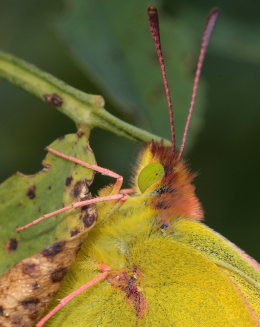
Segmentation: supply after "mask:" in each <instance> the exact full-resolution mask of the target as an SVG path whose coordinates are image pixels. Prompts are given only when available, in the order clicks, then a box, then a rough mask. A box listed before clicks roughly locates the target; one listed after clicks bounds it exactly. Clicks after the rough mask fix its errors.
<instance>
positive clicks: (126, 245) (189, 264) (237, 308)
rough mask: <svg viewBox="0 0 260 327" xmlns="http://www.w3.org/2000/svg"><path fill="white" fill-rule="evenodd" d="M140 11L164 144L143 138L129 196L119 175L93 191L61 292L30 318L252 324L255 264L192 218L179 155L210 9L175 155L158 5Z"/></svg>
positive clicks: (196, 326)
mask: <svg viewBox="0 0 260 327" xmlns="http://www.w3.org/2000/svg"><path fill="white" fill-rule="evenodd" d="M148 12H149V20H150V26H151V32H152V35H153V37H154V40H155V44H156V48H157V52H158V56H159V60H160V63H161V67H162V73H163V78H164V84H165V88H166V93H167V98H168V104H169V108H170V114H171V126H172V141H173V142H172V143H173V146H172V147H165V146H164V145H163V144H158V143H154V142H152V143H150V144H148V145H147V146H146V147H145V148H144V150H143V151H142V153H141V154H140V155H139V158H138V164H137V167H136V170H135V177H134V181H133V191H132V194H130V195H127V194H126V192H124V193H122V192H121V193H120V192H119V193H118V192H115V191H118V185H119V186H121V180H120V179H119V178H118V176H115V177H117V178H118V182H117V183H116V187H114V186H113V185H112V186H111V185H110V186H108V187H106V188H104V189H102V190H101V191H100V194H99V195H100V197H101V199H107V200H109V202H98V203H97V207H98V213H99V219H98V222H97V225H96V227H95V228H94V229H93V230H91V232H90V234H89V237H88V239H87V240H86V241H85V243H84V245H83V247H82V250H81V252H80V253H79V255H78V257H77V260H76V262H75V264H74V265H73V266H72V268H71V270H70V272H69V274H68V276H67V277H66V280H65V282H64V284H63V286H62V289H61V291H60V294H59V295H58V298H61V297H64V296H67V297H66V298H64V299H63V300H62V301H61V303H60V304H59V305H58V306H57V307H55V308H54V309H53V310H52V311H51V312H50V313H49V314H48V315H47V316H46V317H45V318H44V319H43V320H42V321H41V322H39V323H38V324H37V326H43V325H44V324H45V323H46V321H47V320H48V321H47V323H46V326H49V327H57V326H62V327H83V326H84V327H111V326H127V327H132V326H133V327H134V326H135V327H136V326H139V327H141V326H152V327H166V326H174V327H191V326H192V327H202V326H203V327H204V326H205V327H212V326H214V327H218V326H219V327H231V326H234V327H235V326H241V327H249V326H252V327H253V326H260V268H259V265H258V264H257V263H256V262H255V261H254V260H253V259H252V258H250V257H249V256H247V255H246V254H245V253H243V251H241V250H240V249H239V248H238V247H236V246H235V245H234V244H232V243H231V242H229V241H228V240H226V239H225V238H224V237H222V236H221V235H219V234H218V233H216V232H214V231H213V230H211V229H210V228H209V227H207V226H205V225H204V224H203V223H201V222H200V220H202V219H203V210H202V208H201V204H200V201H199V199H198V198H197V196H196V194H195V187H194V185H193V179H194V177H195V176H194V174H192V173H191V172H190V171H189V169H188V167H187V165H186V164H185V162H184V160H183V158H182V155H183V151H184V147H185V143H186V138H187V132H188V128H189V123H190V118H191V115H192V112H193V108H194V104H195V98H196V94H197V87H198V82H199V77H200V74H201V68H202V64H203V61H204V57H205V53H206V50H207V47H208V43H209V39H210V36H211V34H212V31H213V29H214V25H215V22H216V19H217V16H218V10H216V9H214V10H213V11H212V12H211V13H210V16H209V19H208V21H207V25H206V28H205V31H204V35H203V41H202V48H201V53H200V57H199V61H198V68H197V72H196V76H195V82H194V91H193V95H192V101H191V108H190V112H189V116H188V119H187V124H186V128H185V132H184V137H183V142H182V145H181V148H180V151H179V152H178V153H177V151H176V145H175V143H176V142H175V133H174V124H173V111H172V105H171V98H170V91H169V88H168V83H167V78H166V72H165V67H164V60H163V55H162V49H161V44H160V35H159V22H158V15H157V10H156V8H154V7H150V8H149V10H148ZM56 154H58V153H56ZM58 155H59V154H58ZM65 157H66V156H65ZM110 176H111V175H110ZM115 193H118V197H116V195H115ZM118 199H121V200H119V201H118ZM86 281H89V282H88V283H87V284H85V283H86ZM82 285H83V286H82ZM83 289H87V291H86V292H83ZM71 292H73V293H71ZM70 293H71V295H68V294H70ZM78 294H79V295H78ZM76 295H78V296H77V297H76ZM65 304H66V305H65ZM60 308H62V309H61V310H59V309H60ZM57 311H59V312H57ZM54 313H56V314H55V315H54ZM50 318H51V319H50Z"/></svg>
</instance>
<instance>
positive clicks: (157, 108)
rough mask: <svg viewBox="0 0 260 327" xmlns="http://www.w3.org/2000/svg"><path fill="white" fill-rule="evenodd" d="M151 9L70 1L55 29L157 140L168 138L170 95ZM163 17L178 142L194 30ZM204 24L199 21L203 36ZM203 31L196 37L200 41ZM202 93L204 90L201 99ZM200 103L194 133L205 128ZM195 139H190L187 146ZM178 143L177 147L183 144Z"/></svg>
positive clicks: (137, 4)
mask: <svg viewBox="0 0 260 327" xmlns="http://www.w3.org/2000/svg"><path fill="white" fill-rule="evenodd" d="M147 6H148V3H146V2H142V1H138V0H133V1H131V2H128V3H127V8H126V7H125V2H123V1H119V0H111V1H109V2H107V1H99V2H96V1H94V0H92V1H87V2H86V1H84V0H79V1H71V2H70V6H69V7H68V10H67V12H66V13H65V14H64V15H63V16H62V17H61V19H60V20H59V22H58V24H57V26H58V30H59V31H60V34H61V35H62V38H63V39H64V40H65V41H66V43H67V46H68V47H69V48H70V50H71V51H72V53H73V54H74V56H75V58H76V59H77V60H78V61H79V63H80V64H81V66H82V68H83V69H84V70H85V71H86V72H87V73H88V74H89V75H90V78H91V77H92V79H93V80H94V81H96V82H98V83H99V84H100V85H101V86H102V87H103V88H104V89H105V90H106V92H107V93H108V95H109V96H111V97H112V99H113V100H114V101H116V102H117V103H118V104H119V105H120V106H121V108H122V109H127V110H128V112H131V113H132V114H133V115H135V117H136V120H137V121H138V122H139V123H140V121H144V122H145V123H146V125H148V126H149V128H150V129H151V130H152V131H153V132H155V133H158V134H159V135H162V136H164V137H169V134H170V128H165V126H169V118H168V110H167V103H166V95H165V92H164V88H163V83H162V77H161V72H160V66H159V63H158V59H157V58H156V50H155V47H154V44H153V41H152V37H151V35H150V31H149V25H148V22H147V21H148V18H147V13H146V12H147ZM159 13H160V21H161V33H162V43H163V49H164V50H165V51H164V53H165V57H166V65H167V68H168V76H169V82H170V86H171V89H173V83H172V80H174V96H173V98H174V100H173V102H174V107H175V113H176V122H177V126H176V129H177V135H178V136H179V138H178V141H179V142H180V138H181V135H182V133H183V127H184V122H185V120H186V117H187V110H188V107H189V102H190V97H191V91H192V84H193V77H194V75H193V69H194V66H195V65H194V64H195V62H196V60H197V57H198V53H197V54H196V53H193V49H194V47H195V41H196V44H197V46H198V45H199V43H198V42H197V40H195V39H194V37H193V31H192V30H191V27H188V25H187V24H186V25H185V24H183V23H182V20H181V18H180V19H179V18H177V19H174V20H170V19H168V18H167V17H166V16H164V15H163V12H162V11H161V12H160V11H159ZM203 23H204V20H202V21H201V34H202V29H203ZM199 33H200V30H199V31H198V35H200V34H199ZM202 92H203V90H201V88H200V94H201V93H202ZM201 100H202V99H201V97H200V99H199V100H198V106H197V108H196V111H195V116H194V119H193V127H192V128H191V131H192V133H193V134H194V135H195V133H197V132H198V129H199V125H200V123H201V120H200V116H201V110H200V109H201V108H202V105H201ZM191 139H192V137H189V141H190V140H191ZM179 142H178V143H179Z"/></svg>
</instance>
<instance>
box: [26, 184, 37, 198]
mask: <svg viewBox="0 0 260 327" xmlns="http://www.w3.org/2000/svg"><path fill="white" fill-rule="evenodd" d="M35 191H36V186H35V185H32V186H30V187H29V189H28V191H27V196H28V198H29V199H31V200H32V199H34V198H35V197H36V194H35Z"/></svg>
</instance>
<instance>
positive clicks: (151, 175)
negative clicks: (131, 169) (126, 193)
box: [138, 162, 164, 193]
mask: <svg viewBox="0 0 260 327" xmlns="http://www.w3.org/2000/svg"><path fill="white" fill-rule="evenodd" d="M163 176H164V167H163V166H162V165H161V164H160V163H159V162H153V163H150V164H149V165H147V166H145V167H144V168H143V169H142V170H141V172H140V174H139V176H138V187H139V189H140V191H141V192H142V193H143V192H145V190H147V188H148V187H149V186H151V185H153V184H154V183H156V182H158V181H159V180H161V179H162V178H163Z"/></svg>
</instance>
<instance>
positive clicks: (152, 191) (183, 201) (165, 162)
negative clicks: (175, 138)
mask: <svg viewBox="0 0 260 327" xmlns="http://www.w3.org/2000/svg"><path fill="white" fill-rule="evenodd" d="M151 163H158V164H160V165H162V167H163V169H164V172H163V174H162V178H161V179H159V180H158V181H156V182H155V183H152V182H151V185H149V186H148V187H147V188H146V190H145V191H144V192H143V193H147V194H149V197H148V199H149V200H148V201H147V205H148V206H150V207H153V208H154V209H155V210H156V211H158V213H160V214H159V215H158V216H160V220H161V221H160V222H159V223H160V224H162V225H163V224H165V225H168V224H169V223H170V222H171V221H172V220H173V219H176V218H181V217H183V218H190V219H195V220H201V219H203V210H202V207H201V204H200V201H199V199H198V197H197V196H196V194H195V186H194V185H193V179H194V177H195V174H193V173H191V172H190V171H189V169H188V167H187V165H186V164H185V162H184V160H183V159H179V158H178V155H177V154H174V152H173V150H172V147H166V146H164V145H163V143H155V142H151V143H149V144H148V145H146V147H145V148H144V150H143V151H142V152H141V153H140V155H139V160H138V165H137V168H136V173H135V178H134V188H135V189H136V190H138V189H139V192H140V185H139V184H140V181H139V176H140V174H141V172H142V171H143V170H144V169H146V167H149V165H151ZM149 173H150V172H149ZM153 173H154V172H153V171H152V172H151V173H150V174H153ZM155 174H156V173H155ZM151 178H153V177H151ZM140 193H141V192H140Z"/></svg>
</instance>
